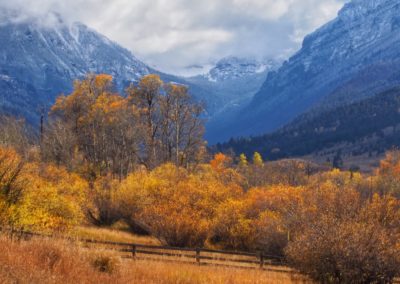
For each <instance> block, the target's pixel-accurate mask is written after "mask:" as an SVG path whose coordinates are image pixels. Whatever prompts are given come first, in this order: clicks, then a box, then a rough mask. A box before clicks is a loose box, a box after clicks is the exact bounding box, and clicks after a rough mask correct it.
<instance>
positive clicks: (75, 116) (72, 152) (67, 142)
mask: <svg viewBox="0 0 400 284" xmlns="http://www.w3.org/2000/svg"><path fill="white" fill-rule="evenodd" d="M137 117H138V113H137V110H136V109H135V107H133V106H132V105H131V104H130V103H129V101H128V99H126V98H123V97H121V96H120V95H118V94H116V93H115V92H114V86H113V83H112V77H111V76H109V75H88V76H87V77H86V79H84V80H82V81H79V80H78V81H76V82H75V85H74V91H73V92H72V93H71V94H70V95H69V96H61V97H59V98H58V99H57V102H56V103H55V105H54V106H53V107H52V111H51V116H50V118H51V121H50V125H49V127H48V129H47V130H46V135H45V139H44V140H45V141H44V150H43V153H45V154H46V156H47V157H48V158H49V160H54V161H57V162H59V163H63V162H69V163H70V162H71V160H73V159H74V158H77V157H78V156H79V153H81V154H82V156H83V162H84V163H87V169H88V170H89V172H88V174H89V175H91V176H93V177H94V178H95V177H96V176H103V175H106V174H107V173H111V174H114V175H116V176H118V177H120V178H121V177H123V176H125V175H126V174H127V173H128V172H129V171H131V170H132V168H133V166H134V164H135V163H136V161H137V159H138V135H139V133H138V131H137V129H136V123H137Z"/></svg>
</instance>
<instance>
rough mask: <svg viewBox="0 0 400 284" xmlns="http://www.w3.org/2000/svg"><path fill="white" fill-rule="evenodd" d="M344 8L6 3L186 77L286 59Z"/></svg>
mask: <svg viewBox="0 0 400 284" xmlns="http://www.w3.org/2000/svg"><path fill="white" fill-rule="evenodd" d="M344 2H346V0H67V1H64V0H35V1H32V0H0V7H1V6H3V7H4V6H6V7H12V8H16V9H19V10H20V11H24V12H25V13H28V14H34V15H37V16H43V15H44V14H45V13H47V12H48V11H55V12H58V13H60V14H61V15H62V16H63V17H64V18H65V19H67V21H70V22H72V21H81V22H83V23H85V24H86V25H88V26H90V27H92V28H94V29H96V30H97V31H99V32H101V33H103V34H105V35H106V36H107V37H109V38H110V39H112V40H114V41H117V42H118V43H120V44H121V45H123V46H125V47H127V48H128V49H130V50H131V51H132V52H133V53H134V54H135V55H136V56H137V57H138V58H140V59H141V60H143V61H144V62H146V63H147V64H149V65H151V66H154V67H157V68H159V69H160V70H162V71H167V72H171V73H180V74H182V73H187V72H188V70H187V69H186V67H187V66H192V65H207V64H210V63H213V62H215V61H216V60H218V59H220V58H222V57H225V56H229V55H234V56H239V57H252V58H264V57H265V58H278V57H287V56H288V55H290V54H292V53H294V52H295V51H296V50H297V49H298V48H299V47H300V46H301V42H302V39H303V37H304V35H306V34H307V33H309V32H311V31H313V30H315V29H316V28H318V27H319V26H321V25H322V24H324V23H326V22H328V21H329V20H331V19H333V18H334V17H335V16H336V14H337V12H338V10H339V9H340V8H341V7H342V6H343V3H344Z"/></svg>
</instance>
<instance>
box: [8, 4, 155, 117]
mask: <svg viewBox="0 0 400 284" xmlns="http://www.w3.org/2000/svg"><path fill="white" fill-rule="evenodd" d="M17 16H18V14H15V13H14V12H10V11H2V19H3V21H2V23H1V25H0V42H1V47H0V90H1V92H0V107H1V109H3V110H6V111H7V112H11V113H15V114H18V115H22V116H25V117H27V118H28V120H34V119H36V117H37V112H38V108H39V107H41V106H48V105H49V104H50V103H52V102H53V101H54V99H55V97H56V96H58V95H59V94H60V93H63V92H64V93H67V92H69V91H71V89H72V82H73V80H75V79H77V78H81V77H83V76H84V75H85V74H87V73H89V72H93V73H107V74H111V75H113V76H114V78H115V80H116V85H117V86H118V88H122V87H123V86H125V85H126V84H128V82H130V81H133V80H137V79H139V78H140V77H142V76H143V75H146V74H149V73H150V72H151V70H150V68H149V67H147V66H146V65H145V64H144V63H142V62H140V61H139V60H138V59H136V58H135V57H134V56H133V55H132V53H131V52H130V51H128V50H126V49H124V48H122V47H121V46H119V45H117V44H116V43H114V42H112V41H110V40H109V39H107V38H106V37H104V36H102V35H101V34H99V33H97V32H96V31H94V30H92V29H90V28H88V27H86V26H85V25H83V24H81V23H74V24H72V25H67V24H66V23H64V22H63V20H62V19H61V18H60V17H59V16H58V15H56V14H51V15H49V17H51V23H48V24H47V23H46V24H45V23H43V22H41V21H40V20H39V19H35V18H31V19H24V20H23V21H19V20H18V17H17Z"/></svg>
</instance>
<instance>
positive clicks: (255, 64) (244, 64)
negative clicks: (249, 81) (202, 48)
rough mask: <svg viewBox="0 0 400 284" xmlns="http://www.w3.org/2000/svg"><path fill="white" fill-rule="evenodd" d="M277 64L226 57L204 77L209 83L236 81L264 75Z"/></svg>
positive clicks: (271, 61) (270, 61) (269, 61)
mask: <svg viewBox="0 0 400 284" xmlns="http://www.w3.org/2000/svg"><path fill="white" fill-rule="evenodd" d="M276 67H277V62H274V61H273V60H268V61H267V60H265V62H262V61H257V60H255V59H247V58H238V57H234V56H230V57H226V58H223V59H221V60H220V61H218V62H217V64H216V65H215V67H214V68H212V69H211V70H210V71H209V72H208V73H207V74H206V75H204V77H206V78H207V79H208V80H209V81H211V82H223V81H227V80H236V79H240V78H244V77H249V76H256V75H258V74H266V73H267V72H269V71H271V70H273V69H276Z"/></svg>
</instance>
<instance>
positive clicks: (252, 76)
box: [186, 56, 280, 143]
mask: <svg viewBox="0 0 400 284" xmlns="http://www.w3.org/2000/svg"><path fill="white" fill-rule="evenodd" d="M279 65H280V62H279V61H275V60H255V59H249V58H238V57H234V56H230V57H226V58H223V59H221V60H220V61H218V62H217V63H216V64H215V66H214V67H213V68H212V69H211V70H210V71H209V72H208V73H206V74H204V75H199V76H195V77H190V78H186V80H187V81H188V82H190V83H192V84H193V85H195V86H202V88H203V90H205V91H206V92H207V94H208V95H209V96H212V97H214V98H215V99H216V100H217V103H215V105H214V107H212V108H209V112H211V113H210V114H211V115H209V117H208V121H207V132H206V138H207V140H208V141H209V142H210V143H213V142H216V141H217V138H218V132H217V133H216V132H215V131H214V129H218V128H219V126H220V125H223V124H226V123H229V121H230V120H231V119H232V118H233V117H234V115H235V114H236V113H237V112H238V111H240V110H241V108H242V107H243V106H246V105H247V104H248V103H250V101H251V99H252V98H253V96H254V94H256V93H257V91H258V90H259V89H260V87H261V86H262V84H263V82H264V81H265V79H266V77H267V74H268V73H269V72H271V71H273V70H276V69H277V68H278V67H279Z"/></svg>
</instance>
